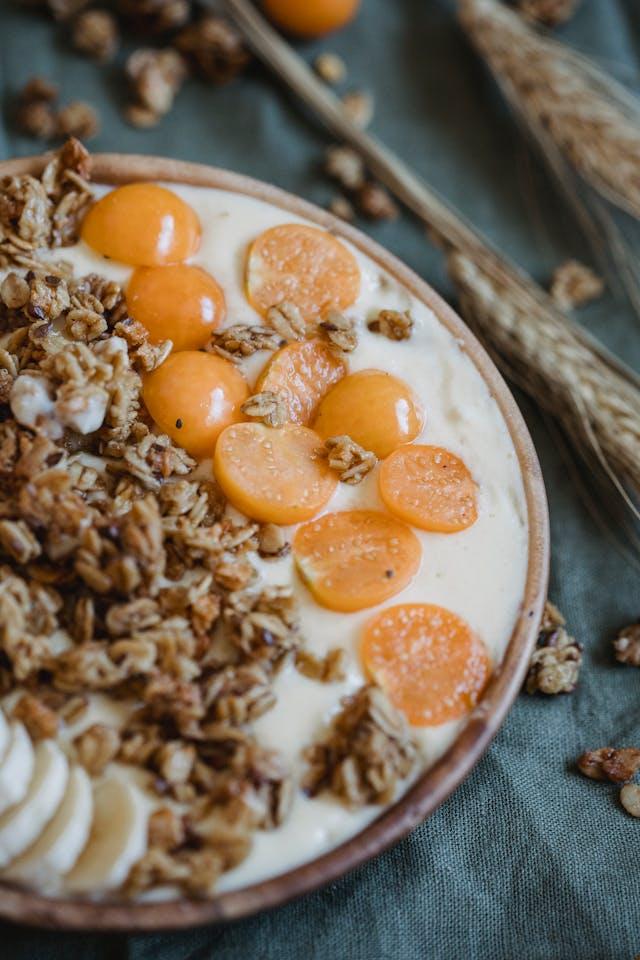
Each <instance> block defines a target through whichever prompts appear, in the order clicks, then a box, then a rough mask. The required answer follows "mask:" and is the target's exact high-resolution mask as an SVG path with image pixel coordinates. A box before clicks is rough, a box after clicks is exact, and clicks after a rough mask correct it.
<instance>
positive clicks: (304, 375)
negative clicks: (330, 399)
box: [256, 340, 348, 426]
mask: <svg viewBox="0 0 640 960" xmlns="http://www.w3.org/2000/svg"><path fill="white" fill-rule="evenodd" d="M347 370H348V367H347V364H346V362H345V361H344V360H343V359H342V358H341V357H339V356H338V355H337V354H336V353H335V351H334V350H332V349H331V347H330V346H329V344H327V343H324V341H322V340H296V341H295V342H294V343H289V344H287V346H286V347H283V348H282V349H281V350H278V351H277V353H274V355H273V356H272V357H271V359H270V360H269V362H268V363H267V365H266V367H265V368H264V370H263V371H262V373H261V374H260V377H259V379H258V382H257V384H256V391H259V390H272V391H273V393H277V394H278V395H279V396H280V397H282V399H283V400H284V402H285V405H286V409H287V416H288V419H289V420H291V421H292V423H302V424H304V425H305V426H306V425H307V424H309V423H311V421H312V420H313V418H314V416H315V413H316V410H317V408H318V404H319V403H320V401H321V400H322V398H323V397H324V396H325V394H326V393H327V392H328V391H329V390H330V389H331V387H332V386H333V385H334V384H336V383H337V382H338V380H341V379H342V377H344V376H345V375H346V373H347Z"/></svg>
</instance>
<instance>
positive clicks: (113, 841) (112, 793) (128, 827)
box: [65, 775, 148, 893]
mask: <svg viewBox="0 0 640 960" xmlns="http://www.w3.org/2000/svg"><path fill="white" fill-rule="evenodd" d="M147 819H148V804H147V801H146V800H145V799H144V797H143V795H142V794H141V792H140V791H139V790H138V789H137V788H136V787H134V786H132V785H131V784H129V783H126V782H125V781H124V780H122V779H120V777H118V776H117V775H112V776H110V777H108V778H107V779H105V780H103V781H102V782H101V783H99V784H98V785H97V786H96V787H95V789H94V792H93V825H92V827H91V833H90V835H89V842H88V843H87V846H86V847H85V849H84V851H83V852H82V853H81V855H80V859H79V860H78V862H77V863H76V865H75V867H74V868H73V870H72V871H71V873H70V874H69V875H68V876H67V878H66V881H65V889H66V890H68V891H70V892H73V893H102V892H104V891H107V890H115V889H116V888H117V887H119V886H121V885H122V884H123V883H124V881H125V880H126V878H127V874H128V873H129V870H130V869H131V867H132V866H133V864H134V863H135V862H136V860H139V859H140V857H141V856H142V855H143V854H144V852H145V851H146V849H147Z"/></svg>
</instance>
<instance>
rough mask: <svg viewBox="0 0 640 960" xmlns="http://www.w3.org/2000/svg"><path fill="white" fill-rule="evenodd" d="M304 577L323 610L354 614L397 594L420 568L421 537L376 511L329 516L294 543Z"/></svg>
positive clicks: (305, 529)
mask: <svg viewBox="0 0 640 960" xmlns="http://www.w3.org/2000/svg"><path fill="white" fill-rule="evenodd" d="M292 548H293V556H294V558H295V561H296V565H297V568H298V570H299V572H300V576H301V577H302V579H303V580H304V582H305V583H306V585H307V586H308V588H309V590H310V591H311V593H312V594H313V596H314V597H315V599H316V600H317V601H318V603H320V604H321V605H322V606H323V607H328V608H329V609H330V610H340V611H343V612H345V613H350V612H352V611H354V610H363V609H364V608H365V607H373V606H375V605H376V604H377V603H382V602H383V601H384V600H388V599H389V597H393V596H395V595H396V594H397V593H399V592H400V590H402V589H403V588H404V587H406V585H407V584H408V583H409V581H410V580H411V578H412V577H413V575H414V574H415V573H416V571H417V569H418V567H419V566H420V559H421V555H422V550H421V547H420V542H419V540H418V538H417V537H416V535H415V534H414V533H413V532H412V531H411V530H410V529H409V527H407V526H405V524H404V523H400V522H399V521H398V520H395V519H394V518H393V517H389V516H388V515H387V514H385V513H380V512H378V511H376V510H345V511H343V512H340V513H326V514H324V516H322V517H319V518H318V519H317V520H312V521H311V522H310V523H305V524H304V526H302V527H300V529H299V530H297V531H296V534H295V536H294V538H293V542H292Z"/></svg>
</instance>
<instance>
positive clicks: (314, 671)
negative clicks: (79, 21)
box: [295, 647, 347, 683]
mask: <svg viewBox="0 0 640 960" xmlns="http://www.w3.org/2000/svg"><path fill="white" fill-rule="evenodd" d="M346 659H347V655H346V653H345V651H344V650H343V649H342V648H341V647H334V648H333V649H332V650H329V652H328V653H327V655H326V656H324V657H316V656H315V654H313V653H310V652H309V651H308V650H298V651H297V652H296V661H295V663H296V670H298V672H299V673H302V674H303V675H304V676H305V677H309V678H310V679H311V680H318V681H319V682H320V683H337V682H339V681H341V680H344V678H345V664H346Z"/></svg>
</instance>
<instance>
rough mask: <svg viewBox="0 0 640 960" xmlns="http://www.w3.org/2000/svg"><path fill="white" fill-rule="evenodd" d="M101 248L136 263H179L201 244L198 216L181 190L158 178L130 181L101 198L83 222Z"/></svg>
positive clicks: (87, 238) (86, 234)
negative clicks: (156, 180) (175, 190)
mask: <svg viewBox="0 0 640 960" xmlns="http://www.w3.org/2000/svg"><path fill="white" fill-rule="evenodd" d="M82 239H83V240H84V242H85V243H87V244H88V245H89V246H90V247H93V249H94V250H97V251H98V253H101V254H102V255H103V256H105V257H110V258H111V259H112V260H120V261H121V262H122V263H131V264H133V265H135V266H144V267H153V266H157V265H159V264H163V263H176V262H177V261H179V260H186V259H187V258H188V257H190V256H192V254H194V253H195V252H196V250H197V249H198V247H199V246H200V221H199V220H198V217H197V216H196V213H195V211H194V210H192V209H191V207H190V206H189V205H188V204H186V203H185V202H184V200H181V199H180V197H179V196H177V194H175V193H173V192H172V191H171V190H167V188H166V187H159V186H158V185H157V184H156V183H128V184H126V185H125V186H124V187H117V188H116V189H115V190H111V191H110V192H109V193H107V194H105V195H104V197H101V198H100V200H98V201H97V203H94V205H93V206H92V207H91V208H90V210H89V212H88V213H87V215H86V217H85V218H84V222H83V224H82Z"/></svg>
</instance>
